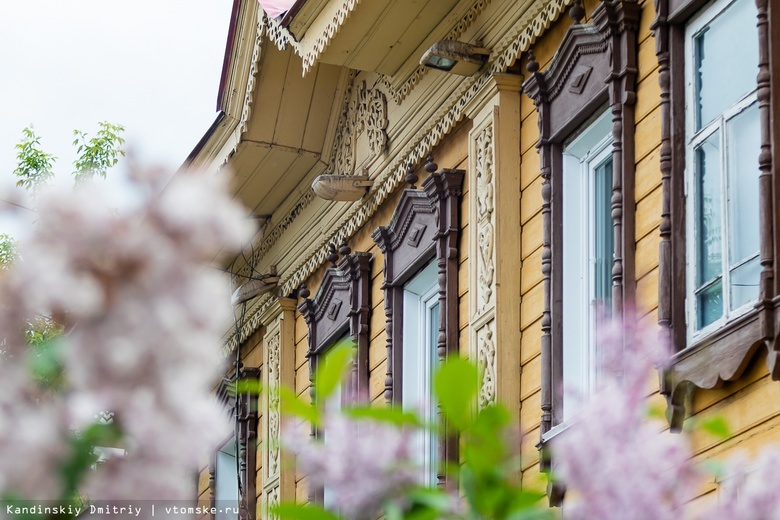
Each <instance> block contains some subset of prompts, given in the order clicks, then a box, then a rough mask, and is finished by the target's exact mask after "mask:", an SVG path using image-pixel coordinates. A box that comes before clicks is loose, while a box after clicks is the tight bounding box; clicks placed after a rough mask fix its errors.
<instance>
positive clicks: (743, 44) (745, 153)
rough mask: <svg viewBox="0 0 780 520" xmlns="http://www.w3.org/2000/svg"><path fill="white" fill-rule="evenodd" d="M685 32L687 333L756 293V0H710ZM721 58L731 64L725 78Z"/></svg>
mask: <svg viewBox="0 0 780 520" xmlns="http://www.w3.org/2000/svg"><path fill="white" fill-rule="evenodd" d="M736 34H739V35H741V36H740V44H739V45H734V39H733V35H736ZM685 40H686V58H687V59H686V62H685V65H686V74H685V76H686V95H687V103H686V108H687V110H686V120H687V121H686V123H687V124H686V130H687V132H686V136H687V142H686V165H687V168H686V170H687V177H688V179H687V184H688V186H689V189H688V193H687V200H686V206H687V210H688V211H687V214H688V215H689V219H688V236H690V237H691V240H690V241H689V244H688V261H687V264H688V302H687V307H688V326H689V332H690V336H689V337H690V338H691V339H694V338H696V337H698V336H701V335H704V334H706V333H707V332H709V331H712V330H714V329H716V328H717V327H719V326H720V325H722V324H723V323H724V322H727V321H728V320H730V319H731V318H733V317H734V316H737V315H739V314H742V313H744V312H745V311H747V310H749V309H750V307H751V305H750V304H752V303H753V302H755V300H756V299H757V298H758V281H759V275H760V272H761V266H760V264H759V255H758V253H759V231H758V229H759V225H758V174H759V170H758V154H759V152H760V149H761V129H760V122H759V113H758V101H757V98H756V88H757V84H756V80H755V77H756V72H757V71H758V36H757V33H756V8H755V3H754V2H753V0H736V1H734V2H729V1H728V0H719V1H717V2H716V3H714V4H712V5H710V6H709V7H708V8H706V9H704V10H703V11H701V12H700V13H699V14H698V15H697V16H696V17H695V18H694V19H693V20H691V22H689V23H688V25H687V28H686V34H685ZM723 63H729V64H730V65H729V79H728V81H724V78H723V75H722V71H723V66H722V65H723ZM689 345H690V342H689Z"/></svg>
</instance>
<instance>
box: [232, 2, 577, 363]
mask: <svg viewBox="0 0 780 520" xmlns="http://www.w3.org/2000/svg"><path fill="white" fill-rule="evenodd" d="M571 1H572V0H548V1H546V2H538V3H535V4H534V5H532V6H531V7H530V8H529V9H528V11H526V12H525V13H524V14H523V15H522V16H521V17H520V19H519V20H518V21H517V23H515V25H514V26H513V27H512V29H511V30H510V31H509V32H508V33H507V34H506V35H505V36H504V37H503V38H502V39H501V40H500V42H499V44H498V45H496V46H495V48H494V51H493V54H492V55H491V60H493V61H491V63H490V65H489V66H488V68H487V70H485V71H484V72H483V73H482V74H478V75H476V76H473V77H470V78H465V79H464V80H463V81H462V83H461V84H460V86H459V87H457V88H456V89H455V90H454V91H453V92H452V93H451V94H450V95H449V96H448V97H447V99H446V100H445V101H444V102H443V103H442V104H441V107H440V108H439V109H437V110H436V112H435V113H434V114H433V116H432V117H431V118H430V119H429V120H428V122H427V123H426V124H424V125H422V126H421V127H420V128H419V129H418V130H417V131H416V132H415V133H414V136H413V137H412V138H411V139H410V140H409V141H408V142H406V143H405V144H403V145H402V146H400V149H398V150H391V153H392V155H393V157H394V159H393V160H392V161H391V162H390V163H389V164H387V166H385V167H384V168H383V169H382V170H381V171H380V172H379V173H377V174H376V177H375V181H374V186H373V187H372V189H371V191H370V192H369V194H368V195H367V196H366V197H364V198H363V199H362V200H361V201H360V202H359V203H356V204H353V205H351V206H350V207H349V209H348V210H347V211H346V212H345V213H344V214H342V215H341V216H340V217H339V218H338V219H337V220H336V222H335V223H334V225H333V227H332V231H331V232H330V234H328V235H326V236H323V237H322V238H321V240H319V241H317V242H315V243H313V244H312V245H311V247H309V248H308V250H307V251H306V253H305V254H304V255H302V256H301V260H300V261H298V262H296V263H295V264H294V265H293V266H292V267H291V268H290V269H287V270H286V271H285V272H282V273H280V276H281V280H280V287H281V290H280V294H283V295H288V294H292V293H293V292H294V291H295V290H297V288H298V287H299V286H300V284H301V283H302V282H303V281H304V280H305V279H306V278H308V277H309V276H310V275H311V274H312V273H313V272H314V271H316V270H317V269H318V268H319V267H320V266H321V265H322V264H323V263H324V262H325V256H326V252H325V246H326V245H327V244H328V243H330V242H333V243H336V244H339V243H341V242H343V241H344V240H346V239H349V238H350V237H351V236H352V235H354V234H355V232H356V231H357V230H358V229H360V227H362V226H364V225H365V224H366V223H367V222H368V221H369V219H370V218H371V217H372V216H373V215H374V214H375V213H376V211H377V210H378V209H379V208H380V207H381V206H382V204H383V203H384V202H385V200H387V198H388V197H389V196H390V195H391V194H392V193H393V192H394V191H395V190H396V189H397V188H398V187H399V186H400V185H401V184H402V183H403V179H404V176H405V174H406V169H407V167H408V165H409V164H419V163H420V161H421V160H422V159H423V158H424V157H425V156H426V155H427V154H428V152H429V151H430V150H431V149H433V148H435V147H436V146H437V145H438V144H439V143H440V142H441V140H442V139H443V138H444V137H445V136H446V135H447V134H448V133H449V132H450V131H451V130H452V129H453V128H454V127H455V126H456V125H457V124H458V123H459V122H460V121H461V120H462V119H463V117H465V114H466V111H467V109H468V106H469V103H470V102H471V101H472V100H473V99H475V98H476V97H478V96H479V93H480V92H481V91H482V90H483V89H484V88H485V86H486V85H488V84H489V83H490V81H491V79H492V78H493V76H494V75H495V74H500V73H503V72H505V71H506V70H507V68H508V67H509V66H511V65H512V64H513V63H514V62H515V60H516V59H517V58H518V57H519V56H520V54H521V53H523V52H525V51H527V50H528V49H529V48H530V46H531V45H532V44H533V43H534V42H535V41H536V39H537V38H538V37H539V36H541V35H542V34H543V33H544V31H545V30H546V29H547V28H548V27H549V26H550V24H552V23H553V22H554V21H555V20H557V19H558V17H559V16H560V15H561V13H562V12H563V10H564V9H565V8H566V6H567V5H569V4H570V3H571ZM391 137H392V136H391ZM310 193H311V192H310V191H307V193H305V194H304V195H302V196H301V197H300V202H299V203H296V205H295V207H298V206H303V207H305V206H306V205H308V203H310V202H311V200H312V199H313V196H312V195H311V194H310ZM304 201H305V202H304ZM287 227H289V225H288V226H286V227H284V229H280V230H279V232H278V235H279V236H281V234H282V233H284V230H286V229H287ZM276 234H277V233H275V232H274V231H273V230H272V231H271V236H274V235H276ZM277 238H278V237H277ZM267 239H269V240H270V239H271V237H268V238H267ZM275 240H276V239H274V243H275ZM271 249H272V246H269V247H268V249H267V250H266V253H263V254H261V255H260V258H262V257H264V256H265V255H266V254H268V252H270V250H271ZM272 302H273V297H272V296H270V295H266V296H265V297H264V298H261V299H259V300H258V301H257V303H255V304H254V305H253V306H252V307H251V308H250V309H247V318H246V319H245V321H244V325H243V327H242V328H241V335H242V337H248V336H249V335H250V334H252V333H253V332H254V331H255V330H256V329H257V327H258V326H259V325H260V319H259V315H260V314H262V312H264V310H265V308H267V306H269V305H271V304H272ZM235 346H236V344H235V335H234V333H233V332H231V333H230V334H229V336H228V338H227V339H226V342H225V347H224V349H223V353H225V354H227V353H228V352H230V351H232V350H233V349H235Z"/></svg>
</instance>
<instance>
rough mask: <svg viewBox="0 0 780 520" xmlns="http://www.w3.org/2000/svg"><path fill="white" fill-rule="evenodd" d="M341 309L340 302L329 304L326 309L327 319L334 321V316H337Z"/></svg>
mask: <svg viewBox="0 0 780 520" xmlns="http://www.w3.org/2000/svg"><path fill="white" fill-rule="evenodd" d="M340 309H341V300H336V301H335V302H333V303H331V304H330V307H328V313H327V316H328V319H329V320H331V321H333V320H335V319H336V316H338V315H339V310H340Z"/></svg>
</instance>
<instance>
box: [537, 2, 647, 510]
mask: <svg viewBox="0 0 780 520" xmlns="http://www.w3.org/2000/svg"><path fill="white" fill-rule="evenodd" d="M569 14H570V15H571V17H572V19H573V20H574V23H573V24H572V25H571V26H570V27H569V29H568V31H567V32H566V35H565V36H564V37H563V39H562V43H561V46H560V47H559V48H558V49H557V50H556V52H555V55H554V57H553V59H552V62H551V63H550V65H549V66H548V67H547V69H546V70H545V71H544V72H540V71H539V69H540V65H539V63H538V62H537V61H536V58H535V57H534V55H533V52H529V53H528V54H527V63H526V69H527V70H528V72H529V73H530V76H529V77H528V79H526V80H525V82H524V83H523V91H524V92H525V94H526V95H527V96H528V97H529V98H531V99H532V100H533V102H534V105H535V106H536V110H537V113H538V116H539V120H538V126H539V141H538V143H537V149H538V150H539V163H540V166H541V172H540V173H541V177H542V216H543V237H542V249H541V251H540V253H539V254H540V256H541V264H542V266H541V271H542V284H543V287H544V309H543V312H542V321H541V327H542V338H541V359H540V365H541V420H540V428H539V429H540V437H541V439H540V443H539V448H540V450H542V454H541V457H540V460H541V466H542V470H543V471H549V470H550V469H552V468H553V467H554V465H555V461H554V460H552V459H551V458H550V456H549V452H548V450H545V449H544V448H545V445H546V442H547V441H548V440H549V438H550V437H551V436H553V435H555V434H556V433H563V432H562V430H563V429H564V421H565V420H567V419H569V418H570V417H571V416H572V414H573V413H574V412H575V411H576V406H577V403H576V402H575V401H572V400H571V399H567V401H566V403H565V404H566V406H564V388H566V387H568V388H569V389H571V388H574V389H579V390H580V392H581V393H582V394H587V393H588V392H590V390H591V389H592V388H593V386H594V385H595V382H596V379H597V377H598V374H597V373H596V370H595V367H596V366H597V365H598V363H597V361H598V359H597V357H598V352H597V351H596V349H595V345H596V343H595V341H594V338H595V335H596V332H597V329H598V326H599V312H601V311H603V312H610V313H612V314H614V315H616V316H622V313H623V312H624V309H626V308H629V309H630V308H632V307H633V305H634V293H635V288H636V286H635V283H634V278H635V276H634V252H635V239H636V237H635V229H634V213H635V202H634V166H635V160H634V137H635V136H634V132H635V124H634V101H635V99H636V74H637V70H638V69H637V49H638V44H637V34H636V32H637V29H638V25H639V18H640V14H641V7H640V5H639V4H638V3H637V2H632V1H622V2H601V3H600V4H599V5H598V6H597V7H596V8H595V9H594V10H593V13H592V14H591V15H590V21H589V22H588V23H582V21H583V18H584V15H585V12H584V9H583V8H582V6H581V5H579V3H577V4H575V5H574V6H573V7H572V9H571V10H570V13H569ZM604 107H607V110H606V112H605V108H604ZM548 492H549V500H550V504H551V505H560V503H561V501H562V498H563V487H562V485H561V484H560V483H559V482H556V481H555V480H554V479H553V480H551V485H550V486H548Z"/></svg>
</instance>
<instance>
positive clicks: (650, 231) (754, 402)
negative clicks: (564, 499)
mask: <svg viewBox="0 0 780 520" xmlns="http://www.w3.org/2000/svg"><path fill="white" fill-rule="evenodd" d="M596 5H597V4H596V2H594V1H587V2H586V5H585V9H586V11H587V12H588V13H590V12H592V10H593V9H594V7H595V6H596ZM654 17H655V12H654V9H653V4H652V2H648V1H645V2H644V3H643V9H642V17H641V20H640V30H639V61H638V66H639V75H638V84H637V101H636V107H635V113H636V144H635V159H636V184H635V193H634V195H635V200H636V204H637V205H636V233H635V237H636V261H635V269H636V284H637V285H636V289H637V290H636V295H637V301H636V304H637V312H638V314H639V316H640V318H641V321H642V322H643V323H645V324H647V325H649V326H653V327H656V326H657V308H658V244H659V242H660V233H659V227H658V226H659V223H660V219H661V199H662V192H661V172H660V162H659V151H660V146H661V111H660V105H659V102H660V87H659V84H658V61H657V58H656V56H655V39H654V37H653V35H652V32H651V30H650V25H651V23H652V21H653V19H654ZM570 23H571V22H570V20H569V19H568V18H562V19H561V20H559V21H558V22H557V23H555V24H554V25H553V26H552V27H551V28H550V29H549V30H548V31H547V32H546V33H545V34H544V35H543V37H542V38H540V39H539V41H538V42H537V43H536V44H535V45H534V52H535V55H536V58H537V61H539V63H540V64H541V65H542V70H544V68H545V67H546V66H547V65H549V62H550V61H551V59H552V57H553V54H554V53H555V50H556V49H557V47H558V45H559V44H560V41H561V38H562V36H563V34H564V33H565V31H566V29H567V28H568V26H569V24H570ZM521 118H522V127H521V142H520V145H521V156H522V158H521V189H522V197H521V226H522V228H521V229H522V239H521V247H522V254H521V257H522V268H521V269H522V271H521V272H522V278H521V279H522V289H521V293H522V294H521V329H522V335H521V364H522V377H521V410H520V412H521V427H522V430H523V442H522V447H521V449H522V455H523V481H524V482H528V483H536V482H538V481H539V469H538V468H539V457H538V452H537V450H536V447H535V444H536V443H537V442H538V440H539V422H540V388H541V387H540V373H541V372H540V339H541V315H542V310H543V292H544V290H543V286H542V283H541V282H542V274H541V246H542V214H541V207H542V197H541V177H540V172H539V155H538V153H537V150H536V148H535V145H536V141H537V139H538V136H539V130H538V127H537V114H536V111H535V108H534V106H533V103H532V102H531V100H530V99H528V97H527V96H523V98H522V102H521ZM652 381H653V384H652V386H649V388H650V389H649V391H648V392H649V398H650V399H651V400H652V401H653V402H654V403H657V404H658V405H661V406H664V405H665V402H664V399H663V397H662V396H660V394H658V391H657V378H653V380H652ZM778 403H780V384H778V383H776V382H772V381H771V378H770V377H769V374H768V371H767V369H766V365H765V363H764V356H763V355H760V356H758V358H757V359H754V360H753V361H752V362H751V364H750V367H749V368H748V370H747V371H746V373H745V374H744V375H743V376H742V377H741V378H740V379H739V380H738V381H736V382H734V383H726V384H724V385H723V386H722V387H721V388H719V389H716V390H699V391H697V392H696V393H695V394H694V397H693V401H692V406H691V410H692V415H694V416H695V417H697V418H708V417H713V416H715V415H719V416H722V417H723V418H725V419H726V421H727V423H728V424H729V426H730V428H731V432H732V437H731V438H730V439H729V440H727V441H725V442H724V441H722V440H719V439H717V438H715V437H713V436H711V435H708V434H705V433H694V434H693V436H692V446H693V450H694V454H695V455H694V456H695V458H696V459H697V460H706V459H710V458H717V459H721V460H722V459H724V458H728V457H729V456H731V455H732V454H733V453H734V451H735V449H736V448H745V449H747V450H748V451H749V452H751V453H756V452H757V450H758V449H760V448H761V447H762V446H765V445H766V444H768V443H776V442H778V441H780V428H777V426H778V425H780V405H778ZM667 434H669V435H673V434H671V433H667ZM693 498H694V500H693V501H692V502H691V504H690V507H691V508H692V509H699V508H703V507H705V506H706V505H707V503H708V502H709V501H712V500H717V485H716V483H715V482H710V483H709V484H708V485H707V486H705V487H704V488H703V489H701V490H700V491H699V494H698V496H697V497H693Z"/></svg>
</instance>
